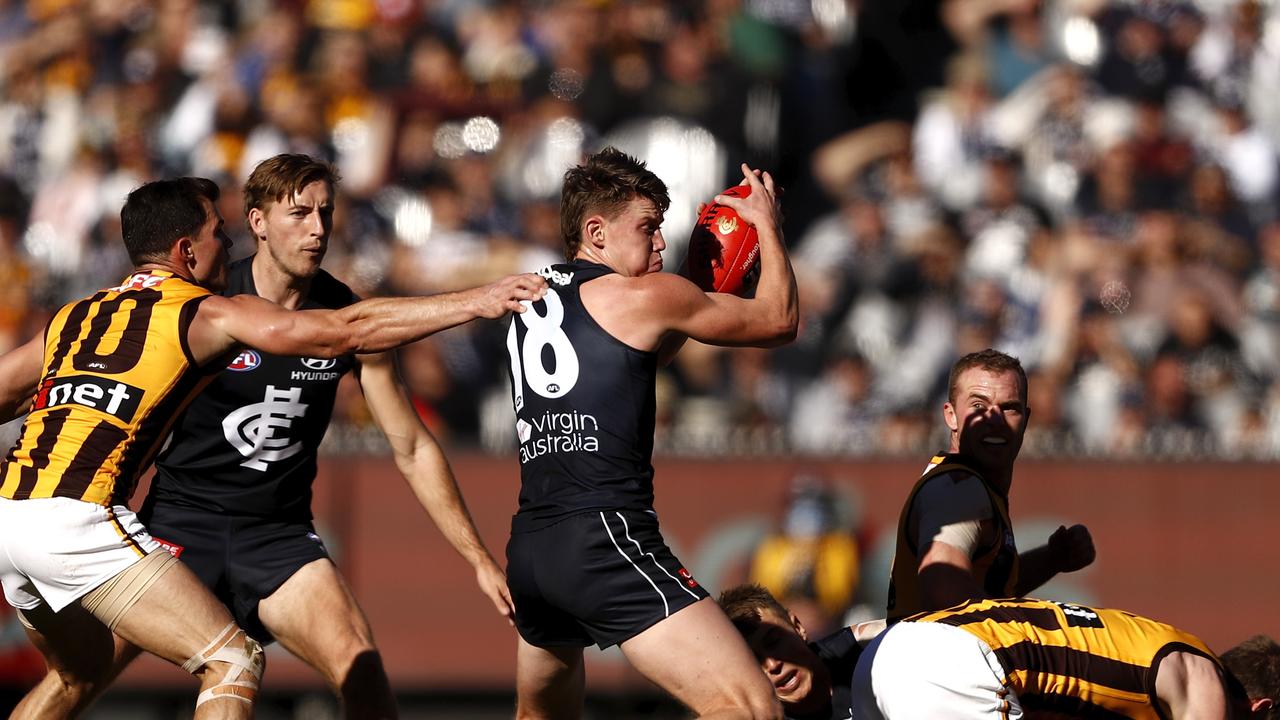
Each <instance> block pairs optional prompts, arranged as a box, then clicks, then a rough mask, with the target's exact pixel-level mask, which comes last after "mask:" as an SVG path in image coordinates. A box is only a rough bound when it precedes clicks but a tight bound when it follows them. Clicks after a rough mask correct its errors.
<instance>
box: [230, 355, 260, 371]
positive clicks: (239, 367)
mask: <svg viewBox="0 0 1280 720" xmlns="http://www.w3.org/2000/svg"><path fill="white" fill-rule="evenodd" d="M261 364H262V356H261V355H259V354H258V351H257V350H245V351H243V352H241V353H240V354H239V355H237V356H236V359H235V360H232V361H231V364H230V365H228V366H227V369H228V370H234V371H236V372H248V371H249V370H252V369H254V368H256V367H258V366H259V365H261Z"/></svg>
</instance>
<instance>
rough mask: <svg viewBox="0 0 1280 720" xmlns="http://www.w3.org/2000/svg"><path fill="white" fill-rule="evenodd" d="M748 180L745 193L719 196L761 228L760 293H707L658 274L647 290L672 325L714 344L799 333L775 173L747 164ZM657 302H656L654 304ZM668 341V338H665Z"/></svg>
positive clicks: (761, 343)
mask: <svg viewBox="0 0 1280 720" xmlns="http://www.w3.org/2000/svg"><path fill="white" fill-rule="evenodd" d="M742 173H743V176H744V180H743V183H744V184H747V185H750V186H751V194H750V195H748V196H747V197H745V198H735V197H729V196H727V195H722V196H717V197H716V202H718V203H721V204H723V205H727V206H729V207H731V208H733V209H734V211H736V212H737V213H738V216H739V217H741V218H742V219H743V221H744V222H746V223H748V224H750V225H751V226H753V227H754V228H755V229H756V234H757V236H758V237H759V241H760V280H759V282H758V284H757V285H756V294H755V297H753V298H750V299H744V298H740V297H737V296H736V295H726V294H723V293H704V292H702V291H701V290H699V289H698V288H697V287H696V286H695V285H693V284H692V283H690V282H688V281H687V280H685V279H684V278H681V277H676V276H672V275H661V276H660V275H656V274H655V275H654V276H653V277H652V280H653V282H651V283H649V284H648V287H647V288H646V289H645V292H646V293H648V294H650V295H651V296H652V297H653V299H654V300H655V301H658V300H659V298H666V302H662V303H661V306H662V307H664V308H665V309H666V317H667V319H668V321H669V326H670V328H671V330H673V331H675V332H677V333H680V334H682V335H686V336H688V337H691V338H693V339H695V340H698V341H700V342H705V343H709V344H712V345H752V346H757V347H772V346H775V345H783V344H785V343H788V342H791V341H792V340H794V339H795V336H796V327H797V324H798V322H799V305H798V299H797V291H796V276H795V273H794V272H793V271H792V269H791V259H790V258H789V257H788V256H787V250H786V247H785V246H784V245H783V243H782V231H781V230H780V227H779V226H780V219H779V217H778V201H777V194H776V189H775V187H774V182H773V177H772V176H771V175H769V173H767V172H766V173H761V174H760V175H758V176H757V174H756V173H755V171H753V170H751V169H750V168H748V167H747V166H746V165H745V164H744V165H743V166H742ZM655 306H656V305H655ZM664 344H665V341H664Z"/></svg>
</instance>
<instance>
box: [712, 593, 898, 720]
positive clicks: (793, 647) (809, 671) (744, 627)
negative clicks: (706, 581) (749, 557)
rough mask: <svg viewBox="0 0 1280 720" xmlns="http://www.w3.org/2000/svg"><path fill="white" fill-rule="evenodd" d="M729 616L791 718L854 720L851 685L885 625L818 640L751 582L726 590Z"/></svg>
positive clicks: (722, 602)
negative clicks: (864, 650) (867, 646)
mask: <svg viewBox="0 0 1280 720" xmlns="http://www.w3.org/2000/svg"><path fill="white" fill-rule="evenodd" d="M719 603H720V607H722V608H724V612H725V614H726V615H728V616H729V620H731V621H732V622H733V624H734V626H735V627H737V628H738V631H739V632H741V633H742V636H743V637H744V638H745V639H746V641H747V645H749V646H750V647H751V651H752V652H754V653H755V655H756V658H757V659H758V660H759V662H760V669H761V670H763V671H764V674H765V676H766V677H767V678H769V682H770V683H772V684H773V690H774V693H775V694H776V695H777V696H778V699H779V700H780V701H782V707H783V709H784V710H785V711H786V715H787V717H788V718H790V719H791V720H849V718H851V717H852V715H853V710H852V708H853V697H852V694H851V692H850V686H851V684H852V680H853V669H854V667H856V666H857V664H858V657H859V656H861V654H862V647H863V645H864V644H865V643H868V642H870V641H871V640H873V639H875V637H876V635H878V634H879V633H880V632H881V631H882V630H884V626H885V623H884V621H883V620H871V621H868V622H863V623H859V624H857V625H854V626H849V627H843V628H840V629H839V630H837V631H835V632H833V633H831V634H830V635H827V636H826V637H823V638H819V639H817V640H814V641H810V640H809V634H808V631H807V630H805V627H804V624H803V623H801V622H800V619H799V618H797V617H796V615H795V613H793V612H791V611H790V610H788V609H787V608H786V606H784V605H783V604H782V603H780V602H778V599H777V598H775V597H774V596H773V594H772V593H770V592H769V591H768V590H766V589H765V588H764V587H763V586H761V585H756V584H745V585H738V586H735V587H731V588H729V589H728V590H725V591H724V592H722V593H720V598H719Z"/></svg>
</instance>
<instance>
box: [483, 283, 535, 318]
mask: <svg viewBox="0 0 1280 720" xmlns="http://www.w3.org/2000/svg"><path fill="white" fill-rule="evenodd" d="M477 290H479V291H480V292H479V293H478V300H477V303H478V304H477V308H476V315H478V316H479V317H485V318H499V317H502V316H503V315H506V314H507V313H508V312H518V313H519V312H524V311H525V306H524V305H523V304H522V301H524V300H541V299H542V296H543V295H546V294H547V281H546V280H544V279H543V278H542V276H541V275H535V274H534V273H520V274H519V275H508V276H507V277H504V278H502V279H501V280H498V281H497V282H493V283H490V284H488V285H484V286H482V287H479V288H477Z"/></svg>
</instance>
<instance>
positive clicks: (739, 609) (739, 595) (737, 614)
mask: <svg viewBox="0 0 1280 720" xmlns="http://www.w3.org/2000/svg"><path fill="white" fill-rule="evenodd" d="M716 602H718V603H720V608H721V609H722V610H724V614H725V615H728V616H729V621H730V622H732V623H733V625H734V627H736V628H738V632H740V633H742V634H743V635H746V634H748V633H750V632H751V631H752V630H754V629H755V628H756V626H757V625H759V624H760V623H761V621H763V620H764V613H765V612H766V611H771V612H774V613H776V614H777V615H778V617H780V618H782V619H784V620H788V619H789V618H790V617H791V612H790V611H788V610H787V609H786V608H785V607H783V605H782V603H780V602H778V599H777V598H775V597H774V596H773V593H771V592H769V591H768V590H767V589H765V587H764V586H763V585H758V584H756V583H744V584H742V585H735V586H734V587H731V588H729V589H728V590H725V591H724V592H722V593H720V597H719V598H718V599H717V600H716Z"/></svg>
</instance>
